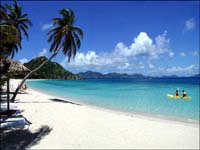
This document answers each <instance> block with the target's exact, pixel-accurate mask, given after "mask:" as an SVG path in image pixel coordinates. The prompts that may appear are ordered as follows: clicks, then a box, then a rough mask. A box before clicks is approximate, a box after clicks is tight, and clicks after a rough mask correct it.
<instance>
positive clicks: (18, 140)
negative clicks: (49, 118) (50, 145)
mask: <svg viewBox="0 0 200 150" xmlns="http://www.w3.org/2000/svg"><path fill="white" fill-rule="evenodd" d="M51 130H52V129H51V128H49V127H48V126H42V127H41V128H39V129H38V130H37V131H36V132H34V133H32V132H30V131H29V130H23V129H18V130H10V131H9V132H3V133H0V134H1V136H0V145H1V147H0V149H2V150H22V149H29V148H30V147H31V146H33V145H35V144H37V143H38V142H39V141H40V140H41V139H42V138H44V136H46V135H48V134H49V133H50V132H51Z"/></svg>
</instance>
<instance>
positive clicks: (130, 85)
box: [27, 78, 200, 121]
mask: <svg viewBox="0 0 200 150" xmlns="http://www.w3.org/2000/svg"><path fill="white" fill-rule="evenodd" d="M27 84H28V86H30V87H32V88H33V89H37V90H40V91H42V92H46V93H49V94H52V95H55V96H59V97H63V98H68V99H70V100H72V101H74V102H78V103H82V104H89V105H93V106H97V107H101V108H106V109H111V110H117V111H121V112H127V113H141V114H149V115H155V116H163V117H168V118H173V119H181V120H182V119H183V120H194V121H199V87H200V86H199V84H200V81H199V78H150V79H87V80H35V81H33V80H30V81H28V82H27ZM177 89H178V90H179V93H180V94H181V91H182V90H185V91H186V92H187V94H188V95H189V96H191V97H192V99H191V100H183V99H169V98H167V96H166V95H167V94H175V91H176V90H177ZM66 111H67V110H66Z"/></svg>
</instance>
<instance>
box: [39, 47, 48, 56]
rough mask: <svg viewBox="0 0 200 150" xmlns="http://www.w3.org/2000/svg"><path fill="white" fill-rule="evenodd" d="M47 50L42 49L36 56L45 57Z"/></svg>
mask: <svg viewBox="0 0 200 150" xmlns="http://www.w3.org/2000/svg"><path fill="white" fill-rule="evenodd" d="M47 52H48V51H47V49H46V48H43V50H42V51H41V52H40V53H39V54H38V56H46V55H47Z"/></svg>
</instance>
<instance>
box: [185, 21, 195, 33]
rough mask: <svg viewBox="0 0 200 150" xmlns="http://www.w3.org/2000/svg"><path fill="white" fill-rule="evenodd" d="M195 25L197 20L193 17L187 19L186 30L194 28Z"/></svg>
mask: <svg viewBox="0 0 200 150" xmlns="http://www.w3.org/2000/svg"><path fill="white" fill-rule="evenodd" d="M194 27H195V21H194V19H193V18H190V19H188V20H186V21H185V30H186V31H190V30H192V29H194Z"/></svg>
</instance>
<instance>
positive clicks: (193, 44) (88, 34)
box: [3, 1, 200, 76]
mask: <svg viewBox="0 0 200 150" xmlns="http://www.w3.org/2000/svg"><path fill="white" fill-rule="evenodd" d="M5 3H9V4H13V2H12V1H9V2H7V1H3V4H5ZM18 4H19V5H21V6H22V8H23V13H27V14H28V16H29V18H30V20H31V21H32V23H33V25H32V27H31V28H30V29H29V31H28V33H29V40H27V39H26V38H25V37H24V38H23V40H22V49H21V50H20V51H19V52H18V53H17V54H16V55H15V57H14V59H15V60H19V61H20V62H22V63H25V62H28V61H30V60H31V59H33V58H35V57H38V56H46V57H50V56H51V53H50V52H49V47H50V43H48V42H47V39H48V35H47V32H48V31H49V30H50V29H51V28H52V18H55V17H60V15H59V13H58V10H60V9H62V8H67V9H68V8H70V9H72V10H73V11H74V13H75V16H76V20H75V24H74V25H75V26H78V27H80V28H81V29H82V30H83V32H84V37H83V40H82V41H81V48H80V49H79V50H78V53H77V55H76V57H75V59H72V60H71V62H70V63H68V62H67V59H68V58H67V57H66V56H65V55H64V54H63V53H62V52H60V53H59V54H58V55H57V56H56V58H54V59H53V60H52V61H55V62H58V63H60V64H61V65H62V66H63V67H64V68H65V69H67V70H69V71H71V72H73V73H78V72H85V71H88V70H91V71H98V72H101V73H110V72H118V73H128V74H133V73H141V74H144V75H151V76H163V75H178V76H190V75H194V74H197V73H199V52H200V48H199V40H200V39H199V32H200V31H199V27H200V22H199V18H200V16H199V12H200V8H199V7H200V6H199V5H200V2H199V1H182V2H181V1H177V2H176V1H151V2H150V1H141V2H140V1H126V2H123V1H110V2H108V1H93V2H92V1H80V2H79V1H76V2H72V1H71V2H70V1H68V2H66V1H51V2H50V1H35V2H34V1H18Z"/></svg>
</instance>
